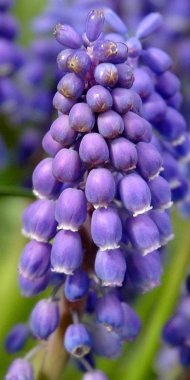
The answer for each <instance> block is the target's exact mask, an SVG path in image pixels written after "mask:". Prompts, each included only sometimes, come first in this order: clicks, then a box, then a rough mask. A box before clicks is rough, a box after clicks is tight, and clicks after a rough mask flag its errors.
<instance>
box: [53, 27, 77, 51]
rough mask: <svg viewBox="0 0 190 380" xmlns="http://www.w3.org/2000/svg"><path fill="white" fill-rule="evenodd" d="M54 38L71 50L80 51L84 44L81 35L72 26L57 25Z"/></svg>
mask: <svg viewBox="0 0 190 380" xmlns="http://www.w3.org/2000/svg"><path fill="white" fill-rule="evenodd" d="M54 36H55V38H56V40H57V41H58V42H59V43H60V44H61V45H63V46H66V47H68V48H71V49H78V48H80V47H81V46H82V44H83V41H82V37H81V35H80V34H79V33H78V32H77V31H76V30H75V29H74V28H73V27H72V26H70V25H66V24H65V25H61V24H57V25H56V27H55V30H54Z"/></svg>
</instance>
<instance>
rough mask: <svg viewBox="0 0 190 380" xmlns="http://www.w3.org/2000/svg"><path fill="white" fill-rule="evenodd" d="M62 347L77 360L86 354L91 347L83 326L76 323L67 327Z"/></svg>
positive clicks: (87, 333)
mask: <svg viewBox="0 0 190 380" xmlns="http://www.w3.org/2000/svg"><path fill="white" fill-rule="evenodd" d="M64 346H65V348H66V350H67V351H68V352H69V353H70V354H71V355H73V356H75V357H77V358H82V357H83V356H85V355H86V354H88V353H89V352H90V350H91V347H92V340H91V336H90V334H89V332H88V330H87V328H86V327H85V325H83V324H82V323H77V324H71V325H70V326H69V327H67V330H66V333H65V336H64Z"/></svg>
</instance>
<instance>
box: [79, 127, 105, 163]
mask: <svg viewBox="0 0 190 380" xmlns="http://www.w3.org/2000/svg"><path fill="white" fill-rule="evenodd" d="M79 156H80V159H81V160H82V161H83V162H85V163H86V164H88V165H90V166H91V165H92V166H96V165H99V164H103V163H105V162H107V161H108V160H109V150H108V146H107V144H106V141H105V140H104V138H103V137H102V136H101V135H100V134H99V133H89V134H86V135H85V136H84V137H83V138H82V140H81V143H80V147H79Z"/></svg>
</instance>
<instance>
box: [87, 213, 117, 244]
mask: <svg viewBox="0 0 190 380" xmlns="http://www.w3.org/2000/svg"><path fill="white" fill-rule="evenodd" d="M91 235H92V240H93V241H94V243H95V244H96V245H97V246H98V247H100V248H101V250H103V251H104V250H107V249H115V248H118V243H119V241H120V240H121V236H122V224H121V220H120V218H119V215H118V213H117V211H116V210H115V209H114V208H111V207H108V208H99V209H97V210H95V211H94V212H93V214H92V220H91Z"/></svg>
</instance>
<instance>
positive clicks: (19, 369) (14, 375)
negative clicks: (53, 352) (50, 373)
mask: <svg viewBox="0 0 190 380" xmlns="http://www.w3.org/2000/svg"><path fill="white" fill-rule="evenodd" d="M13 379H14V380H21V379H24V380H34V372H33V368H32V365H31V363H29V362H28V361H26V360H25V359H15V360H14V361H13V362H12V363H11V365H10V367H9V368H8V371H7V373H6V376H5V380H13Z"/></svg>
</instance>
